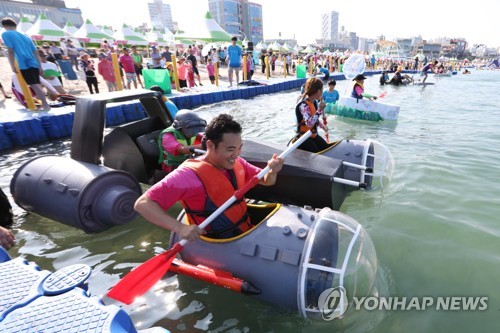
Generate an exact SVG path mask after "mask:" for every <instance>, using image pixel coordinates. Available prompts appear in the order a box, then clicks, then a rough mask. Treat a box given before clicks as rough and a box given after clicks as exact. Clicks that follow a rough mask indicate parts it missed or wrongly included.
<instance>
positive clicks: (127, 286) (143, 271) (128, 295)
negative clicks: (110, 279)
mask: <svg viewBox="0 0 500 333" xmlns="http://www.w3.org/2000/svg"><path fill="white" fill-rule="evenodd" d="M182 248H183V246H182V245H180V244H179V243H176V244H175V245H174V246H173V247H172V248H171V249H170V250H168V251H165V252H163V253H161V254H158V255H156V256H154V257H153V258H151V259H149V260H148V261H146V262H145V263H143V264H141V265H139V266H137V267H136V268H135V269H134V270H132V271H130V272H129V273H128V274H127V275H125V276H124V277H123V278H122V279H121V280H120V281H119V282H118V283H117V284H116V285H115V286H114V287H113V288H111V290H110V291H108V293H107V296H108V297H109V298H113V299H116V300H117V301H120V302H122V303H125V304H131V303H132V302H133V301H134V299H135V298H136V297H138V296H141V295H143V294H144V293H145V292H146V291H148V290H149V289H150V288H151V287H152V286H153V285H154V284H155V283H156V282H158V281H159V280H160V279H161V278H162V276H164V275H165V273H167V271H168V270H169V269H170V265H171V264H172V261H173V260H174V258H175V256H176V254H177V253H178V252H179V251H180V250H182Z"/></svg>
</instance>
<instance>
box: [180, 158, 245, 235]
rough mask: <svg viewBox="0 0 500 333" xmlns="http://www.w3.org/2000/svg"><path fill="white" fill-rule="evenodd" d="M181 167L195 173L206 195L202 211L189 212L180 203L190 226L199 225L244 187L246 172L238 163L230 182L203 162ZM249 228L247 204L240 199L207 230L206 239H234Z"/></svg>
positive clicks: (232, 171)
mask: <svg viewBox="0 0 500 333" xmlns="http://www.w3.org/2000/svg"><path fill="white" fill-rule="evenodd" d="M182 165H183V166H185V167H187V168H189V169H191V170H193V171H194V172H195V173H196V175H197V176H198V178H200V180H201V182H202V183H203V186H204V187H205V191H206V192H207V199H206V201H205V210H204V211H195V210H192V209H190V208H189V207H188V205H187V204H186V202H185V201H181V205H182V206H183V207H184V209H185V211H186V213H187V216H188V221H189V222H190V223H196V224H200V223H201V222H203V221H204V220H205V218H207V217H208V216H209V215H210V214H212V213H213V212H214V211H215V210H216V209H217V208H219V207H220V206H222V205H223V204H224V203H225V202H226V201H227V200H228V199H229V198H230V197H231V196H233V194H234V192H235V191H236V190H237V189H239V188H241V187H243V185H245V169H244V168H243V165H242V164H241V163H240V162H239V161H238V160H236V161H235V163H234V168H233V170H230V174H231V178H232V180H231V181H230V180H229V179H227V177H226V176H225V175H224V174H223V173H222V172H221V171H220V170H218V169H217V168H216V167H214V166H213V165H211V164H210V163H207V162H205V161H202V160H193V159H190V160H187V161H185V162H184V163H183V164H182ZM251 227H252V224H251V222H250V218H249V216H248V214H247V204H246V202H245V201H244V200H243V199H242V200H239V201H236V202H235V203H234V204H233V205H231V206H230V207H229V208H228V209H226V210H225V211H224V212H223V213H222V214H221V215H219V216H218V217H217V218H216V219H215V220H214V221H213V222H212V223H211V224H210V225H209V226H208V227H207V231H208V232H207V235H208V236H209V237H210V236H212V237H214V238H229V237H234V236H237V235H239V234H241V233H243V232H245V231H247V230H249V229H250V228H251Z"/></svg>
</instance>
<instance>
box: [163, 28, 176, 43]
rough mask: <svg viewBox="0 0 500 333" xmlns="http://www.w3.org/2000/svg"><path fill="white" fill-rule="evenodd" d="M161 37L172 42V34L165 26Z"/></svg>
mask: <svg viewBox="0 0 500 333" xmlns="http://www.w3.org/2000/svg"><path fill="white" fill-rule="evenodd" d="M163 38H164V39H165V42H167V43H169V44H170V43H174V34H173V33H172V31H170V30H169V29H168V28H167V27H165V30H164V33H163Z"/></svg>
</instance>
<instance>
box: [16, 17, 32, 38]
mask: <svg viewBox="0 0 500 333" xmlns="http://www.w3.org/2000/svg"><path fill="white" fill-rule="evenodd" d="M32 26H33V23H31V22H30V21H29V20H28V19H27V18H26V17H22V18H21V21H19V23H18V24H17V29H16V30H17V31H19V32H22V33H23V34H25V33H26V32H27V31H28V30H29V29H31V27H32Z"/></svg>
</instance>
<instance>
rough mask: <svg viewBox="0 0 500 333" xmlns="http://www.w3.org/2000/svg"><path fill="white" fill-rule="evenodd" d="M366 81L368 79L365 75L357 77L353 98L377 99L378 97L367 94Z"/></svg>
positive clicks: (353, 88)
mask: <svg viewBox="0 0 500 333" xmlns="http://www.w3.org/2000/svg"><path fill="white" fill-rule="evenodd" d="M365 80H366V77H365V76H364V75H363V74H358V75H356V77H355V78H354V79H353V81H354V86H353V87H352V93H351V97H352V98H356V99H363V97H366V98H368V99H369V100H374V99H377V96H374V95H370V94H367V93H365V87H364V82H365Z"/></svg>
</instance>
